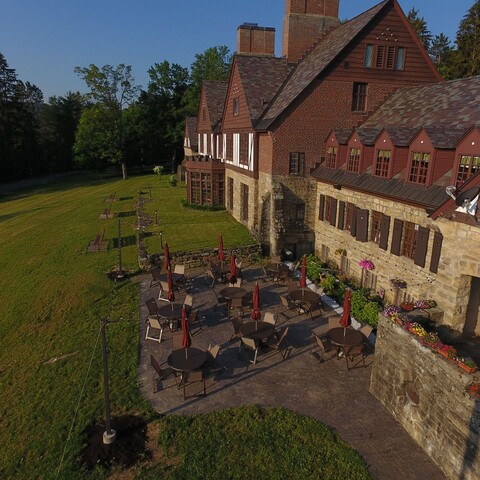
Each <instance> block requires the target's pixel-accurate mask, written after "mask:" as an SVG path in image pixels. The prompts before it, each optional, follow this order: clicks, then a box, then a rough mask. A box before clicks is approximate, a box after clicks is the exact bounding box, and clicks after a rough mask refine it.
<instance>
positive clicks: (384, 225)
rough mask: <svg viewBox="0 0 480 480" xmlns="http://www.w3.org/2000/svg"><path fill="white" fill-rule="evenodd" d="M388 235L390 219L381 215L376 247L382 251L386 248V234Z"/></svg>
mask: <svg viewBox="0 0 480 480" xmlns="http://www.w3.org/2000/svg"><path fill="white" fill-rule="evenodd" d="M389 233H390V217H389V216H388V215H382V221H381V222H380V242H379V243H378V246H379V247H380V248H381V249H382V250H386V249H387V248H388V234H389Z"/></svg>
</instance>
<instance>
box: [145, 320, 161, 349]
mask: <svg viewBox="0 0 480 480" xmlns="http://www.w3.org/2000/svg"><path fill="white" fill-rule="evenodd" d="M150 330H158V332H159V333H158V337H152V336H150ZM162 334H163V325H162V324H161V323H160V321H159V320H158V319H156V318H155V317H149V318H148V319H147V332H146V333H145V340H155V341H156V342H158V343H160V342H161V341H162Z"/></svg>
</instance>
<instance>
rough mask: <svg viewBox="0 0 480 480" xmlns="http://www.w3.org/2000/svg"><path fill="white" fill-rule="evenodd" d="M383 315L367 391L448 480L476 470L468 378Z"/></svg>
mask: <svg viewBox="0 0 480 480" xmlns="http://www.w3.org/2000/svg"><path fill="white" fill-rule="evenodd" d="M417 339H418V337H415V336H413V335H412V334H410V333H409V332H406V331H405V330H403V329H402V328H400V327H399V326H398V325H396V324H395V323H393V322H391V321H390V320H388V319H385V318H384V317H381V318H380V319H379V326H378V333H377V342H376V348H375V362H374V363H373V371H372V377H371V384H370V391H371V392H372V394H373V395H374V396H375V397H377V398H378V399H379V400H380V402H381V403H382V404H383V405H384V406H385V407H386V408H387V410H389V411H390V413H391V414H392V415H393V416H394V417H395V418H396V419H397V421H398V422H400V424H401V425H403V427H404V428H405V429H406V430H407V432H408V433H409V434H410V435H411V436H412V438H413V439H414V440H415V441H416V442H417V443H418V444H419V445H420V446H421V447H422V448H423V449H424V450H425V451H426V452H427V453H428V455H429V456H430V457H431V458H432V460H433V461H434V462H436V463H437V465H438V466H439V467H440V468H441V469H442V470H443V471H444V472H445V474H446V475H447V476H448V477H449V478H451V479H462V480H477V479H478V478H479V477H478V475H479V472H480V455H478V448H479V442H480V401H478V400H477V401H475V399H474V398H472V397H470V395H469V394H467V393H466V391H465V387H466V386H467V385H468V384H469V383H470V382H472V380H473V379H474V378H476V380H478V379H479V374H478V373H477V374H474V375H470V374H467V373H464V372H463V371H462V370H460V369H459V368H458V367H457V366H456V364H453V363H449V362H448V361H447V360H445V359H444V358H443V357H441V356H440V355H438V354H436V353H434V352H433V351H432V350H430V349H429V348H426V347H424V346H422V345H421V344H420V343H419V342H418V340H417ZM392 352H395V354H392Z"/></svg>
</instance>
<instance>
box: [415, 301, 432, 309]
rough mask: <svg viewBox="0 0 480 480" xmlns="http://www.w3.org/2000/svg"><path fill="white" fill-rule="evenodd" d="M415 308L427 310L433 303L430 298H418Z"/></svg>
mask: <svg viewBox="0 0 480 480" xmlns="http://www.w3.org/2000/svg"><path fill="white" fill-rule="evenodd" d="M415 308H421V309H422V310H426V309H428V308H431V305H430V302H429V301H428V300H417V301H416V302H415Z"/></svg>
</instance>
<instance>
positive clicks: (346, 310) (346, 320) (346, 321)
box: [340, 288, 352, 338]
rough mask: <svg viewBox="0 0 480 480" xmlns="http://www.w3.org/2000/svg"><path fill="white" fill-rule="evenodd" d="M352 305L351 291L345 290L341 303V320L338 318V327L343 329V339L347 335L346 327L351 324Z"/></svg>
mask: <svg viewBox="0 0 480 480" xmlns="http://www.w3.org/2000/svg"><path fill="white" fill-rule="evenodd" d="M351 303H352V290H351V289H350V288H348V289H347V291H346V293H345V300H344V301H343V313H342V318H340V325H341V326H342V327H343V338H345V335H346V333H347V327H349V326H350V325H351V324H352V318H351V317H350V307H351Z"/></svg>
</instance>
